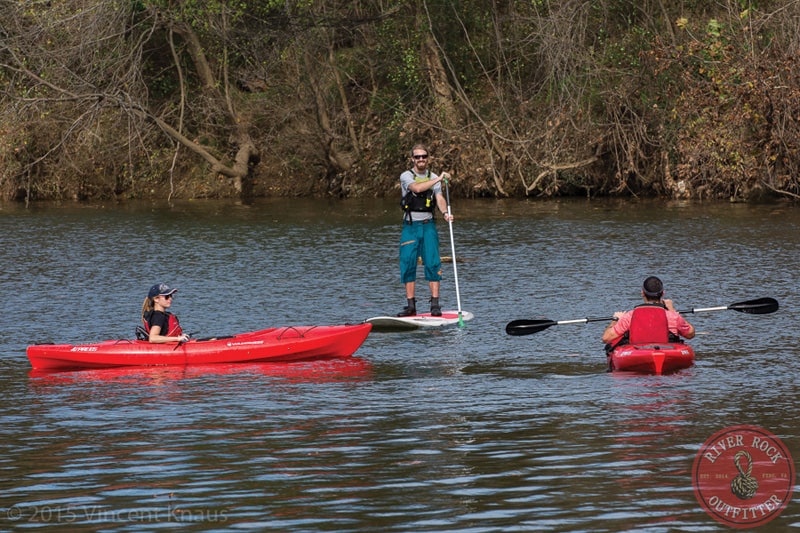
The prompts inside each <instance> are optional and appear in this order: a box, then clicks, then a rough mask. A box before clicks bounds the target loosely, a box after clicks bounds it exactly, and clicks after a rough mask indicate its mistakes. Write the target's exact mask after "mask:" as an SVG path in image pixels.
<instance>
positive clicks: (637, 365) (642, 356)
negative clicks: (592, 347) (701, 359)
mask: <svg viewBox="0 0 800 533" xmlns="http://www.w3.org/2000/svg"><path fill="white" fill-rule="evenodd" d="M693 364H694V350H692V347H691V346H689V345H688V344H684V343H682V342H667V343H658V344H623V345H619V346H616V347H615V348H614V349H613V350H611V352H609V353H608V369H609V371H612V372H617V371H619V372H638V373H642V374H669V373H671V372H676V371H678V370H681V369H683V368H689V367H690V366H692V365H693Z"/></svg>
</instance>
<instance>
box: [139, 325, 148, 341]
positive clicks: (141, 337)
mask: <svg viewBox="0 0 800 533" xmlns="http://www.w3.org/2000/svg"><path fill="white" fill-rule="evenodd" d="M136 340H140V341H149V340H150V335H149V334H148V333H147V330H146V329H144V326H136Z"/></svg>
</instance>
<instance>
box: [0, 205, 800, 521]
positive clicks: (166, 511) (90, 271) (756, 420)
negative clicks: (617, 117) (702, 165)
mask: <svg viewBox="0 0 800 533" xmlns="http://www.w3.org/2000/svg"><path fill="white" fill-rule="evenodd" d="M289 207H290V208H289ZM394 207H395V203H394V202H388V201H387V202H386V203H385V204H380V203H379V204H378V206H377V207H376V204H375V201H370V202H363V203H362V202H349V201H348V202H341V203H340V202H322V201H320V202H311V201H297V200H293V201H292V202H291V206H286V205H285V204H284V203H282V202H266V201H265V202H264V203H263V204H259V205H256V206H254V207H245V206H240V205H232V204H224V203H214V202H208V203H204V202H197V203H187V204H180V205H177V206H175V207H172V208H169V207H152V206H150V207H142V206H134V207H122V208H119V207H116V206H114V207H98V206H95V207H93V208H74V207H67V208H33V209H31V210H30V211H24V210H21V209H16V208H15V207H13V206H11V207H6V208H4V209H3V210H0V229H1V230H2V231H1V232H0V245H1V246H2V252H0V254H2V255H0V257H2V263H3V272H2V274H0V276H2V277H0V289H2V291H3V293H4V295H5V296H6V305H7V311H6V313H5V318H4V319H3V326H2V328H0V349H2V351H1V352H0V357H1V358H0V369H2V373H0V388H2V391H3V395H2V410H0V413H1V414H0V420H1V421H2V424H1V425H0V449H1V450H2V453H0V476H2V479H3V480H4V483H3V487H4V490H3V492H2V494H0V529H5V528H11V527H14V526H16V527H19V528H22V527H35V526H45V525H54V524H58V525H61V526H62V527H65V526H69V527H71V528H80V529H82V530H103V531H140V530H143V529H145V530H150V529H156V528H161V527H165V526H166V527H170V525H171V526H176V525H180V526H182V528H185V529H190V530H191V529H196V530H214V529H217V530H231V529H237V530H238V529H244V530H260V531H267V530H268V531H448V530H449V531H474V532H479V531H480V532H483V531H622V530H635V531H715V530H719V531H721V530H724V528H722V526H720V525H718V524H717V523H716V522H714V521H713V520H712V519H711V518H710V517H708V516H707V515H706V514H705V513H704V512H703V511H702V510H701V509H700V507H699V505H698V503H697V501H696V500H695V497H694V493H693V489H692V485H691V476H690V474H691V466H692V461H693V459H694V455H695V454H696V453H697V450H698V449H699V448H700V445H701V444H702V443H703V442H704V441H705V440H706V439H707V438H708V437H710V436H711V435H712V434H713V433H715V432H716V431H717V430H718V429H721V428H723V427H726V426H729V425H733V424H741V423H747V424H755V425H760V426H762V427H764V428H766V429H769V430H771V431H773V432H775V433H776V434H777V435H778V436H779V437H780V438H781V439H782V440H783V441H784V443H786V444H787V446H788V448H789V449H790V451H791V452H792V453H793V455H794V456H795V457H798V456H800V446H799V445H798V444H799V443H800V440H798V439H799V437H798V427H799V426H800V424H798V415H797V414H796V407H795V405H794V404H795V401H794V400H795V397H796V394H797V385H796V379H797V378H796V375H797V369H798V368H797V367H798V363H797V361H798V355H800V354H798V348H797V342H796V333H795V318H796V310H795V308H794V306H793V299H794V298H793V296H794V293H795V279H796V275H795V272H797V267H798V256H797V249H798V246H797V244H798V239H800V238H799V237H798V231H797V229H798V221H800V217H798V214H797V213H796V212H795V211H794V210H793V209H791V208H783V207H774V206H756V207H752V206H738V205H734V206H728V205H723V206H690V205H681V204H675V205H672V204H668V205H663V204H657V205H650V204H646V205H644V206H642V208H641V209H634V208H632V207H626V206H625V205H624V204H623V205H618V204H613V203H600V202H551V203H528V202H479V201H473V202H460V203H459V205H458V206H457V209H454V211H455V213H456V215H457V216H458V217H459V218H458V219H457V221H456V224H455V231H456V239H455V242H456V251H457V255H458V256H459V257H460V258H462V259H463V260H462V261H460V262H459V270H458V271H459V282H460V283H459V285H460V289H461V296H462V304H463V307H464V309H467V310H470V311H472V312H473V313H475V315H476V318H475V320H474V321H472V322H469V323H467V327H466V328H464V329H463V330H460V329H458V328H452V329H444V330H439V331H432V332H431V331H429V332H412V333H391V334H377V333H373V334H371V335H370V337H369V338H368V339H367V341H366V342H365V344H364V346H363V347H362V348H361V349H360V350H359V351H358V352H357V353H356V357H354V358H352V359H348V360H342V361H320V362H307V363H296V364H291V365H244V366H236V365H234V366H219V367H198V368H194V367H188V368H185V369H184V368H153V369H111V370H93V371H86V372H65V373H57V374H43V375H41V374H36V373H34V372H31V371H30V367H29V364H28V362H27V359H26V358H25V356H24V349H25V346H26V345H27V344H30V343H34V342H76V343H77V342H81V341H89V340H98V339H103V338H115V337H130V336H132V334H133V327H134V326H135V325H136V323H137V320H138V313H139V308H140V306H141V301H142V299H143V297H144V292H145V291H146V290H147V288H148V287H149V286H150V285H152V284H153V283H155V282H157V281H162V280H163V281H166V282H168V283H170V284H172V285H174V286H177V287H179V288H180V290H179V293H178V297H177V298H176V300H175V304H174V306H173V309H174V311H175V312H176V313H177V314H179V315H180V317H181V322H182V324H183V325H184V327H185V329H187V330H189V331H197V332H199V334H202V335H204V336H205V335H219V334H229V333H234V332H239V331H246V330H252V329H257V328H261V327H265V326H266V325H287V324H312V323H343V322H359V321H361V320H363V319H364V318H367V317H368V316H374V315H379V314H387V313H395V312H397V311H398V310H399V309H400V308H401V307H402V305H403V304H404V301H403V294H402V287H401V286H400V284H399V283H398V281H397V266H396V254H397V244H398V238H399V228H398V224H397V220H398V218H399V217H398V216H397V213H396V212H395V210H394ZM455 207H456V206H455V205H454V208H455ZM440 232H441V237H442V248H443V249H442V252H443V254H445V255H450V253H449V249H448V248H449V238H448V236H447V230H446V226H445V225H442V226H440ZM444 267H445V281H444V282H443V287H442V292H443V299H444V304H445V306H446V307H450V308H453V307H455V294H454V287H453V283H452V275H451V274H452V270H451V269H452V265H450V264H445V265H444ZM651 273H657V274H660V275H662V277H663V278H664V280H665V283H666V286H667V292H668V294H667V296H668V297H673V298H675V300H676V304H677V306H678V307H679V308H680V309H687V308H692V307H707V306H716V305H727V304H730V303H733V302H735V301H740V300H746V299H751V298H756V297H761V296H772V297H775V298H777V299H778V300H779V301H780V302H781V304H782V308H781V310H780V311H779V312H778V313H776V314H775V315H766V316H750V315H743V314H741V313H736V312H733V311H726V312H719V313H708V314H704V315H702V316H701V315H699V314H698V315H690V316H689V317H688V318H689V320H690V321H692V322H693V323H694V324H695V326H696V327H697V329H698V331H699V334H698V337H697V338H696V340H695V341H693V345H694V346H695V349H696V351H697V353H698V363H697V365H696V366H695V367H693V368H691V369H689V370H686V371H683V372H681V373H678V374H675V375H671V376H649V377H648V376H622V375H611V374H607V373H605V372H604V368H605V362H604V358H603V357H602V355H601V353H602V350H601V346H600V343H599V340H598V337H599V335H600V333H601V330H602V327H603V325H602V324H586V325H562V326H555V327H552V328H549V329H548V330H546V331H543V332H541V333H538V334H535V335H531V336H527V337H508V336H506V335H505V333H504V330H503V328H504V326H505V324H506V323H507V322H508V321H510V320H513V319H516V318H549V319H553V320H562V319H572V318H582V317H586V316H595V317H603V316H610V315H611V314H612V313H613V312H614V311H615V310H620V309H624V308H628V307H630V306H632V305H634V304H635V303H637V301H636V295H637V293H638V290H639V284H640V282H641V279H643V278H644V277H646V276H647V275H649V274H651ZM418 290H419V292H418V298H419V299H420V300H425V299H427V296H428V293H427V287H426V286H425V284H420V287H419V289H418ZM17 514H19V516H17ZM798 516H800V512H798V508H797V504H796V503H794V502H792V503H790V505H789V507H788V508H787V509H786V510H785V511H784V512H783V514H782V515H781V516H780V517H779V518H778V519H776V520H775V521H773V522H772V523H770V526H769V528H768V529H771V530H775V531H779V530H785V529H787V528H789V527H792V526H794V527H797V525H798V524H799V523H800V522H799V521H798Z"/></svg>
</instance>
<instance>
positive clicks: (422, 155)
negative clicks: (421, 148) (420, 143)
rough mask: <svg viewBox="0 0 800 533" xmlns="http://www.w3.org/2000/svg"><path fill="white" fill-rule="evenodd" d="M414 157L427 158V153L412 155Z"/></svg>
mask: <svg viewBox="0 0 800 533" xmlns="http://www.w3.org/2000/svg"><path fill="white" fill-rule="evenodd" d="M411 157H413V158H414V159H428V154H420V155H412V156H411Z"/></svg>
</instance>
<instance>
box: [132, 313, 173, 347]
mask: <svg viewBox="0 0 800 533" xmlns="http://www.w3.org/2000/svg"><path fill="white" fill-rule="evenodd" d="M164 313H165V314H166V315H167V331H166V332H163V331H162V332H161V333H160V334H161V335H164V336H165V337H179V336H181V335H183V330H182V329H181V325H180V324H179V323H178V317H177V316H175V315H173V314H172V313H168V312H166V311H165V312H164ZM152 318H153V311H148V312H146V313H145V314H144V315H143V316H142V326H139V327H137V328H136V338H138V339H139V340H143V341H146V340H149V339H150V320H151V319H152Z"/></svg>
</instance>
